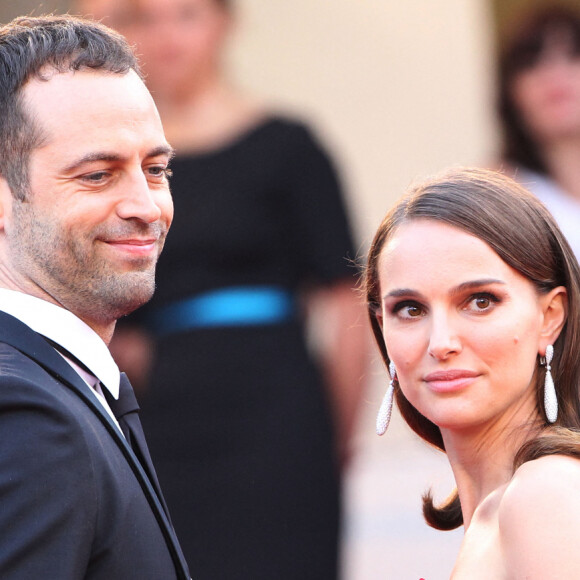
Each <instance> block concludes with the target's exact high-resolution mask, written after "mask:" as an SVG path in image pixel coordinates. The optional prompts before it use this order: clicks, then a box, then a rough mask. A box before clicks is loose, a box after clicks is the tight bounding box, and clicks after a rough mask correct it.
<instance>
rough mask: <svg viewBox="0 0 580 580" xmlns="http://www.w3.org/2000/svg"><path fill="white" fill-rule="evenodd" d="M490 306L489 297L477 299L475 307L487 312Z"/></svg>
mask: <svg viewBox="0 0 580 580" xmlns="http://www.w3.org/2000/svg"><path fill="white" fill-rule="evenodd" d="M490 304H491V300H490V299H489V298H487V297H480V298H476V299H475V305H476V306H477V308H479V309H480V310H485V309H486V308H489V306H490Z"/></svg>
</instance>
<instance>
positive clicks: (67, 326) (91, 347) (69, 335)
mask: <svg viewBox="0 0 580 580" xmlns="http://www.w3.org/2000/svg"><path fill="white" fill-rule="evenodd" d="M0 310H2V311H3V312H6V314H10V315H12V316H14V317H15V318H18V320H20V321H21V322H23V323H24V324H26V325H27V326H29V327H30V328H31V329H32V330H34V331H35V332H38V333H39V334H42V335H43V336H46V338H49V339H50V340H52V341H54V342H56V343H57V344H59V345H60V346H62V347H63V348H64V349H66V350H68V351H69V352H70V353H71V354H72V355H74V356H75V357H76V358H78V359H79V360H80V361H81V362H82V363H83V364H84V365H86V366H87V368H89V369H90V370H91V372H92V373H93V374H94V375H95V377H97V378H98V379H99V381H100V382H101V383H102V384H103V385H104V386H105V387H106V388H107V390H108V391H109V392H110V393H111V395H113V397H114V398H115V399H118V398H119V380H120V375H119V367H117V364H116V363H115V361H114V360H113V357H112V356H111V353H110V352H109V349H108V347H107V345H106V344H105V343H104V342H103V340H102V339H101V337H100V336H99V335H98V334H97V333H96V332H95V331H94V330H93V329H92V328H91V327H90V326H88V325H87V324H85V323H84V322H83V321H82V320H81V319H80V318H78V317H77V316H75V315H74V314H73V313H72V312H70V311H69V310H66V309H65V308H61V307H60V306H57V305H56V304H52V303H51V302H47V301H46V300H42V299H41V298H37V297H36V296H30V295H29V294H24V293H22V292H17V291H15V290H8V289H6V288H0Z"/></svg>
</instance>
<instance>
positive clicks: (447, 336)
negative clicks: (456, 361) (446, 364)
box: [428, 314, 461, 360]
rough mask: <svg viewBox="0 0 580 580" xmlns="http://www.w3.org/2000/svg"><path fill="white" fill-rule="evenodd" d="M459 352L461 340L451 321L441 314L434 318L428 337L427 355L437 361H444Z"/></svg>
mask: <svg viewBox="0 0 580 580" xmlns="http://www.w3.org/2000/svg"><path fill="white" fill-rule="evenodd" d="M460 351H461V340H460V339H459V335H458V333H457V329H456V328H455V326H454V325H453V321H452V320H450V319H449V317H448V316H447V315H443V314H442V315H438V316H436V317H434V318H433V321H432V325H431V334H430V337H429V347H428V352H429V355H430V356H432V357H433V358H436V359H439V360H445V359H446V358H447V357H449V356H451V355H452V354H457V353H459V352H460Z"/></svg>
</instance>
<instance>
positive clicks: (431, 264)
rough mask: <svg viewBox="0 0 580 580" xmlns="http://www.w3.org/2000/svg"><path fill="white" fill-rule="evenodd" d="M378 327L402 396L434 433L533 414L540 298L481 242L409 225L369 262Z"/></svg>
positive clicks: (425, 224) (541, 340) (453, 231)
mask: <svg viewBox="0 0 580 580" xmlns="http://www.w3.org/2000/svg"><path fill="white" fill-rule="evenodd" d="M378 272H379V283H380V289H381V297H382V314H381V316H380V317H379V320H380V319H381V318H382V321H381V322H382V330H383V336H384V340H385V344H386V346H387V351H388V354H389V357H390V358H391V360H392V361H393V362H394V363H395V367H396V370H397V376H398V379H399V384H400V386H401V389H402V391H403V394H404V395H405V397H406V398H407V399H408V400H409V402H410V403H411V404H412V405H413V406H414V407H415V408H416V409H417V410H418V411H419V412H420V413H421V414H422V415H424V416H426V417H427V418H428V419H430V420H431V421H432V422H433V423H435V424H436V425H438V426H439V427H440V428H442V430H443V429H460V430H462V429H470V428H474V427H481V426H482V425H485V424H490V423H494V422H496V421H500V422H502V423H503V422H504V421H507V422H511V421H518V422H520V421H522V420H527V419H529V418H530V417H531V418H535V417H537V410H536V402H535V394H534V387H533V385H532V377H533V375H534V370H535V368H536V356H537V355H538V353H541V354H544V353H545V348H546V345H547V344H549V342H547V340H546V337H545V336H544V334H543V330H544V327H545V325H546V318H547V317H546V316H545V310H546V301H547V298H546V297H544V296H539V295H538V293H537V292H536V290H535V288H534V286H533V285H532V283H531V282H530V281H529V280H528V279H527V278H524V277H523V276H522V275H520V274H519V273H518V272H517V271H516V270H514V269H513V268H511V267H510V266H508V265H507V264H506V263H505V262H504V261H503V260H502V259H501V258H500V257H499V256H498V255H497V254H496V253H495V252H494V251H493V250H492V249H491V248H490V247H489V246H488V245H487V244H486V243H485V242H483V241H482V240H480V239H479V238H477V237H475V236H472V235H470V234H468V233H466V232H464V231H462V230H460V229H457V228H455V227H452V226H449V225H446V224H443V223H441V222H437V221H434V220H427V219H419V220H415V221H411V222H407V223H405V224H403V225H401V226H400V227H399V228H398V229H397V230H396V231H395V232H394V234H393V235H392V236H391V238H390V239H389V240H388V242H387V244H386V245H385V247H384V248H383V250H382V252H381V255H380V259H379V270H378Z"/></svg>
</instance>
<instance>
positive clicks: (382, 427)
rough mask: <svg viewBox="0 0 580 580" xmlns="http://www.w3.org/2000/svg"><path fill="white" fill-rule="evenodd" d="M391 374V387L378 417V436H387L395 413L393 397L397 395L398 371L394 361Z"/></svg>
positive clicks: (388, 388)
mask: <svg viewBox="0 0 580 580" xmlns="http://www.w3.org/2000/svg"><path fill="white" fill-rule="evenodd" d="M389 374H390V375H391V380H390V382H389V386H388V387H387V392H386V393H385V396H384V397H383V402H382V403H381V408H380V409H379V414H378V415H377V435H384V434H385V431H386V430H387V427H388V426H389V421H390V420H391V413H392V411H393V395H394V394H395V386H394V382H395V379H396V378H397V371H396V370H395V364H394V363H393V361H391V362H390V363H389Z"/></svg>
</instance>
